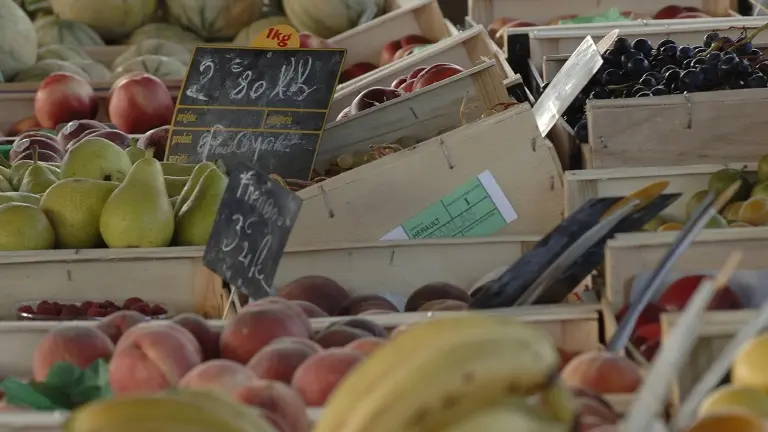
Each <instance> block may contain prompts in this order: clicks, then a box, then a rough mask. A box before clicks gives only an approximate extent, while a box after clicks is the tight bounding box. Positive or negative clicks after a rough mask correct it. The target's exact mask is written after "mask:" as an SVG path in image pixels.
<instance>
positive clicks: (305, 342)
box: [267, 336, 323, 353]
mask: <svg viewBox="0 0 768 432" xmlns="http://www.w3.org/2000/svg"><path fill="white" fill-rule="evenodd" d="M279 344H289V345H293V344H295V345H299V346H303V347H306V348H308V349H310V350H312V352H313V353H319V352H320V351H322V350H323V347H321V346H320V345H318V343H317V342H315V341H313V340H312V339H309V338H305V337H297V336H283V337H279V338H277V339H275V340H273V341H272V342H270V343H269V345H267V346H272V345H279Z"/></svg>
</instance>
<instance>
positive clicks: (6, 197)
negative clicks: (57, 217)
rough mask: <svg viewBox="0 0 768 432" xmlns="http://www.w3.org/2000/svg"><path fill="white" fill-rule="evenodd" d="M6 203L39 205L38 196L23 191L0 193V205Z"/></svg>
mask: <svg viewBox="0 0 768 432" xmlns="http://www.w3.org/2000/svg"><path fill="white" fill-rule="evenodd" d="M8 203H22V204H29V205H32V206H35V207H38V206H39V205H40V196H38V195H32V194H29V193H24V192H5V193H0V205H2V204H8Z"/></svg>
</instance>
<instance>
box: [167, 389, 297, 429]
mask: <svg viewBox="0 0 768 432" xmlns="http://www.w3.org/2000/svg"><path fill="white" fill-rule="evenodd" d="M168 394H169V395H172V396H173V397H175V398H176V399H179V400H183V401H186V402H190V403H196V404H198V405H199V406H200V408H201V409H208V410H212V411H213V412H215V413H216V414H217V415H220V416H222V417H224V418H228V419H238V420H239V421H241V423H242V424H243V425H245V426H246V427H248V426H252V427H255V429H247V430H248V431H249V432H251V431H252V432H269V431H272V426H271V425H270V423H269V422H268V421H267V420H266V418H264V417H263V416H262V415H261V414H260V411H259V410H258V409H256V408H253V407H250V406H248V405H244V404H241V403H239V402H235V401H232V400H230V399H228V398H227V397H225V396H222V395H220V394H216V393H212V392H207V391H198V390H188V389H187V390H174V391H171V392H169V393H168ZM307 421H309V420H308V419H307ZM257 426H258V427H257Z"/></svg>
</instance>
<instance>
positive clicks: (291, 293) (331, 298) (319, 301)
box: [277, 109, 354, 315]
mask: <svg viewBox="0 0 768 432" xmlns="http://www.w3.org/2000/svg"><path fill="white" fill-rule="evenodd" d="M352 111H353V113H354V109H353V110H352ZM277 295H278V296H280V297H282V298H284V299H286V300H303V301H305V302H309V303H312V304H313V305H315V306H317V307H319V308H320V309H322V310H323V312H325V313H327V314H328V315H336V313H337V312H338V311H339V309H341V306H342V305H343V304H344V303H345V302H346V301H347V300H349V298H350V295H349V293H348V292H347V290H346V289H344V287H343V286H341V285H339V283H338V282H336V281H335V280H333V279H331V278H329V277H325V276H318V275H309V276H302V277H300V278H298V279H294V280H293V281H291V282H288V283H287V284H285V285H283V286H282V287H281V288H280V289H279V290H278V293H277Z"/></svg>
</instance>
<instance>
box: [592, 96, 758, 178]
mask: <svg viewBox="0 0 768 432" xmlns="http://www.w3.org/2000/svg"><path fill="white" fill-rule="evenodd" d="M766 107H768V89H745V90H723V91H715V92H702V93H692V94H687V95H670V96H654V97H652V98H634V99H626V100H623V99H614V100H600V101H596V100H590V101H588V102H587V121H588V126H589V142H590V145H591V146H592V162H591V166H593V167H594V168H620V167H621V168H624V167H652V166H673V165H688V164H726V163H736V162H742V161H757V160H758V159H760V157H762V156H763V155H764V154H765V148H764V146H763V145H761V142H762V141H761V139H762V138H761V137H762V136H763V134H764V127H763V126H764V124H763V122H762V120H761V118H760V116H759V115H755V113H759V112H763V110H765V109H766Z"/></svg>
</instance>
